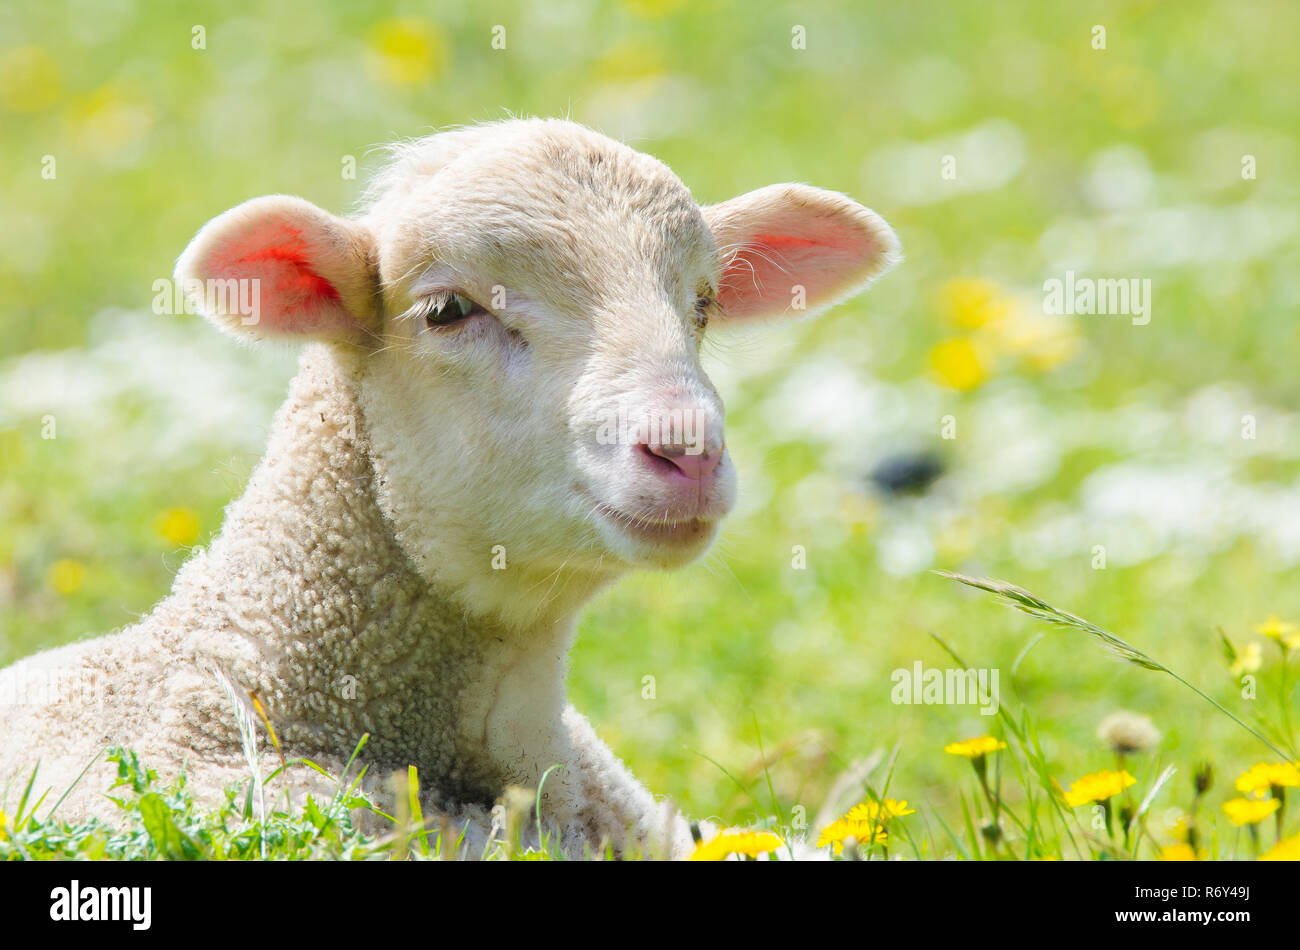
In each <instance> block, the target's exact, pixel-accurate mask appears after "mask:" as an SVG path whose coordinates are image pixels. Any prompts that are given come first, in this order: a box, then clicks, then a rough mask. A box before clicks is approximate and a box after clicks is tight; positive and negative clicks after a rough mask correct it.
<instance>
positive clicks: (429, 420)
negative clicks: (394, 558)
mask: <svg viewBox="0 0 1300 950" xmlns="http://www.w3.org/2000/svg"><path fill="white" fill-rule="evenodd" d="M897 254H898V246H897V241H896V239H895V237H894V235H893V232H892V231H890V229H889V227H888V226H887V225H886V224H885V223H884V222H883V221H882V220H881V219H880V218H879V217H877V216H876V215H875V214H873V213H872V212H871V211H869V210H867V209H866V208H863V207H862V206H860V205H858V204H856V203H854V202H853V201H851V200H849V199H847V198H845V197H843V196H842V195H838V194H835V193H831V192H826V191H821V190H819V189H815V188H810V187H807V186H803V185H774V186H771V187H768V188H763V189H759V190H758V191H754V192H750V193H748V194H745V195H742V196H740V197H738V198H734V199H732V200H730V201H726V202H723V203H721V204H717V205H713V206H710V207H703V208H702V207H700V206H698V205H697V204H696V203H695V201H694V199H693V198H692V197H691V194H690V192H689V191H688V190H687V189H686V187H685V186H684V185H683V184H682V183H681V181H679V180H678V179H677V177H676V176H675V175H673V173H672V172H671V171H670V170H669V169H668V168H667V167H666V166H665V165H663V164H662V163H660V162H658V161H656V160H655V159H653V158H650V157H649V156H647V155H644V154H641V153H639V152H636V151H634V150H632V149H630V148H628V147H626V146H624V145H621V144H619V143H617V142H614V141H612V140H610V139H608V138H605V137H603V136H601V135H598V134H596V133H594V132H591V131H590V130H587V129H585V128H583V127H581V126H578V125H575V124H573V123H569V122H564V121H558V120H544V121H543V120H526V121H511V122H504V123H498V124H493V125H485V126H478V127H474V128H470V129H465V130H459V131H453V132H446V133H442V134H439V135H434V136H432V137H430V138H427V139H423V140H421V141H418V142H415V143H411V144H407V145H403V146H400V147H398V148H396V149H395V155H394V158H393V160H392V161H391V163H390V164H389V165H388V167H387V168H386V169H385V170H384V171H383V172H381V173H380V175H379V176H378V177H377V179H376V180H375V182H374V184H373V185H372V187H371V190H370V193H369V197H368V199H367V205H366V208H365V211H364V213H363V214H362V215H361V216H360V217H358V218H356V219H344V218H339V217H336V216H333V215H331V214H329V213H327V212H325V211H322V210H320V209H319V208H317V207H315V206H314V205H311V204H309V203H307V202H305V201H302V200H300V199H296V198H288V197H283V196H272V197H267V198H259V199H255V200H253V201H250V202H247V203H245V204H243V205H240V206H239V207H237V208H235V209H232V210H231V211H229V212H226V214H224V215H221V216H220V217H218V218H216V219H215V220H214V221H213V222H211V223H210V224H209V225H208V226H207V227H206V228H205V229H204V230H203V231H202V232H201V233H200V234H199V236H198V237H196V238H195V240H194V242H193V244H191V246H190V248H189V249H188V250H187V251H186V253H185V254H184V255H183V256H182V258H181V261H180V264H179V265H178V270H177V275H178V278H180V279H182V280H187V281H191V280H194V279H199V280H211V279H219V280H230V279H245V280H247V279H257V280H259V281H260V294H259V303H260V313H259V314H258V315H257V319H256V321H253V320H252V319H251V317H250V316H249V315H247V314H241V313H239V312H237V311H235V310H234V308H231V307H225V308H223V307H221V306H220V305H219V301H220V295H218V296H217V300H218V305H217V306H215V307H214V306H213V305H212V300H213V298H212V297H211V296H209V298H208V299H207V301H206V304H207V315H208V316H209V317H210V318H211V319H213V320H214V322H216V323H217V324H218V325H220V326H222V327H224V328H226V329H229V330H231V331H233V332H235V333H236V334H238V335H242V336H253V337H290V338H299V339H314V340H319V341H325V342H327V343H330V344H333V345H335V346H339V347H346V348H348V349H350V350H352V351H353V352H360V353H362V354H363V361H364V367H365V368H364V372H363V373H362V376H361V382H360V384H359V388H360V394H359V403H360V406H361V409H362V412H363V415H364V420H365V428H366V432H367V434H368V436H369V438H370V444H371V447H372V448H371V451H372V453H373V455H374V460H375V466H376V470H377V472H378V473H379V476H380V477H379V479H378V481H379V484H380V494H381V496H382V497H381V502H382V504H383V505H384V506H385V508H386V511H387V513H388V514H389V516H390V518H391V520H392V521H393V523H394V525H395V526H396V529H397V537H398V539H399V540H400V542H401V543H402V544H403V545H404V547H405V548H406V550H407V551H408V552H409V553H410V554H411V555H412V557H413V559H414V561H415V563H416V564H417V565H419V566H420V568H421V570H423V571H424V572H425V573H426V574H427V575H428V576H429V577H430V578H431V579H436V580H440V581H443V582H445V583H447V584H448V585H449V586H451V587H453V588H456V589H464V588H466V587H471V588H474V591H473V594H472V597H473V598H474V599H475V600H477V601H478V602H479V603H480V604H481V603H482V602H483V601H484V600H487V601H489V602H491V601H496V602H498V603H499V602H501V601H502V600H503V599H505V598H509V597H511V596H513V597H516V598H519V596H520V592H521V591H522V590H525V589H538V590H539V592H540V593H542V594H546V593H547V592H548V591H550V592H552V593H555V592H561V591H565V590H574V591H577V590H583V591H585V590H587V589H590V588H591V587H592V586H593V583H594V582H597V581H599V580H602V579H608V578H610V577H612V576H614V575H617V574H618V573H620V572H621V571H623V570H625V569H627V568H628V567H637V566H655V567H670V566H674V565H677V564H681V563H683V562H686V561H688V560H690V559H691V558H693V557H695V556H696V555H698V554H699V553H700V552H701V551H703V550H704V549H705V548H706V547H707V546H708V544H709V542H710V541H711V539H712V538H713V536H714V534H715V532H716V529H717V524H718V520H719V519H720V518H721V517H722V516H723V515H724V514H726V513H727V511H728V509H729V508H730V507H731V505H732V503H733V500H734V496H735V491H736V475H735V470H734V468H733V465H732V463H731V461H730V459H729V457H728V454H727V450H726V443H725V441H724V438H723V419H722V411H723V410H722V403H721V400H720V399H719V397H718V394H717V392H716V390H715V389H714V387H713V385H712V384H711V383H710V381H709V379H708V377H707V376H706V375H705V373H704V370H703V369H702V367H701V364H700V346H701V342H702V340H703V338H704V335H705V333H706V332H707V333H712V332H714V331H715V330H716V329H721V328H722V327H723V326H725V325H726V324H727V323H730V322H739V321H747V320H756V319H764V318H775V317H781V316H784V315H801V314H806V313H809V312H813V311H816V310H818V309H820V308H823V307H825V306H828V305H830V304H831V303H833V302H835V301H836V300H838V299H840V298H843V297H845V296H848V295H850V294H852V293H854V292H856V291H858V290H860V289H861V288H862V287H864V286H865V285H866V284H867V283H869V282H870V281H871V280H872V279H873V278H874V277H876V276H877V275H878V274H880V273H881V272H882V271H884V270H885V269H887V268H888V267H889V266H890V265H891V264H892V263H893V262H894V261H895V259H896V258H897ZM494 567H495V568H501V567H504V568H505V569H504V570H493V568H494ZM559 599H560V600H565V599H567V598H566V597H564V596H563V595H562V594H560V595H559ZM525 603H528V604H529V606H528V607H525V606H524V605H525ZM519 606H520V607H521V608H522V609H533V607H534V606H535V605H533V604H531V598H527V597H525V598H523V599H522V600H521V601H520V603H519Z"/></svg>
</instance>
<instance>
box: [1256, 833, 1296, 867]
mask: <svg viewBox="0 0 1300 950" xmlns="http://www.w3.org/2000/svg"><path fill="white" fill-rule="evenodd" d="M1259 859H1260V860H1261V861H1300V835H1293V836H1292V837H1290V838H1283V839H1282V840H1281V841H1279V842H1278V843H1277V844H1275V845H1273V847H1271V848H1269V849H1268V850H1267V851H1265V852H1264V853H1263V854H1261V855H1260V856H1259Z"/></svg>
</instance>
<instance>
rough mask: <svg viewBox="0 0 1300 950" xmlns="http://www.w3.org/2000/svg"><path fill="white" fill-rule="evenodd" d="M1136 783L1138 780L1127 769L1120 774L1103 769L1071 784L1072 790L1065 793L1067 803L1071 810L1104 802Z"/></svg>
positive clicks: (1119, 772)
mask: <svg viewBox="0 0 1300 950" xmlns="http://www.w3.org/2000/svg"><path fill="white" fill-rule="evenodd" d="M1136 782H1137V779H1135V778H1134V777H1133V776H1131V775H1129V774H1128V770H1127V769H1121V770H1120V771H1118V772H1112V771H1111V770H1110V769H1102V770H1101V771H1100V772H1093V773H1092V774H1091V775H1085V776H1084V777H1083V778H1081V779H1079V780H1078V781H1075V782H1071V783H1070V790H1069V791H1068V792H1066V793H1065V803H1066V804H1067V805H1069V806H1070V807H1071V808H1078V807H1079V806H1080V805H1087V804H1088V803H1089V802H1104V801H1107V800H1109V799H1111V798H1114V797H1115V796H1116V795H1118V794H1119V793H1120V792H1122V791H1124V789H1126V788H1128V787H1129V786H1130V785H1133V784H1134V783H1136Z"/></svg>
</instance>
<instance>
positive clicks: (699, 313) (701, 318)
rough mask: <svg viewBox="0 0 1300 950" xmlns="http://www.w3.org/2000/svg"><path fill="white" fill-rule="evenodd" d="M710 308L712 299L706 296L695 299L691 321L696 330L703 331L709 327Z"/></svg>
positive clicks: (702, 295)
mask: <svg viewBox="0 0 1300 950" xmlns="http://www.w3.org/2000/svg"><path fill="white" fill-rule="evenodd" d="M712 306H713V298H712V297H710V296H708V295H707V294H701V295H700V296H698V297H696V298H695V313H694V314H693V315H692V318H691V319H692V322H693V323H694V324H695V326H696V328H697V329H700V330H703V329H704V328H705V327H707V326H708V325H709V310H710V308H712Z"/></svg>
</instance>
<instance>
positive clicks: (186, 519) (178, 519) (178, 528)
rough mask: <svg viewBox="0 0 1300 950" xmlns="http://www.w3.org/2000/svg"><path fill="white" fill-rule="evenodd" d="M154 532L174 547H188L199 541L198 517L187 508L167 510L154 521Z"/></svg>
mask: <svg viewBox="0 0 1300 950" xmlns="http://www.w3.org/2000/svg"><path fill="white" fill-rule="evenodd" d="M153 527H154V532H155V533H156V534H157V535H158V536H159V537H160V538H162V539H163V540H165V541H167V542H169V543H170V544H173V545H175V546H176V547H189V546H190V545H192V544H193V543H194V542H195V541H197V540H198V539H199V516H198V514H197V513H196V512H194V511H193V510H191V509H189V508H169V509H167V510H166V511H164V512H163V513H162V514H160V515H159V516H158V517H157V519H155V521H154V526H153Z"/></svg>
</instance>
